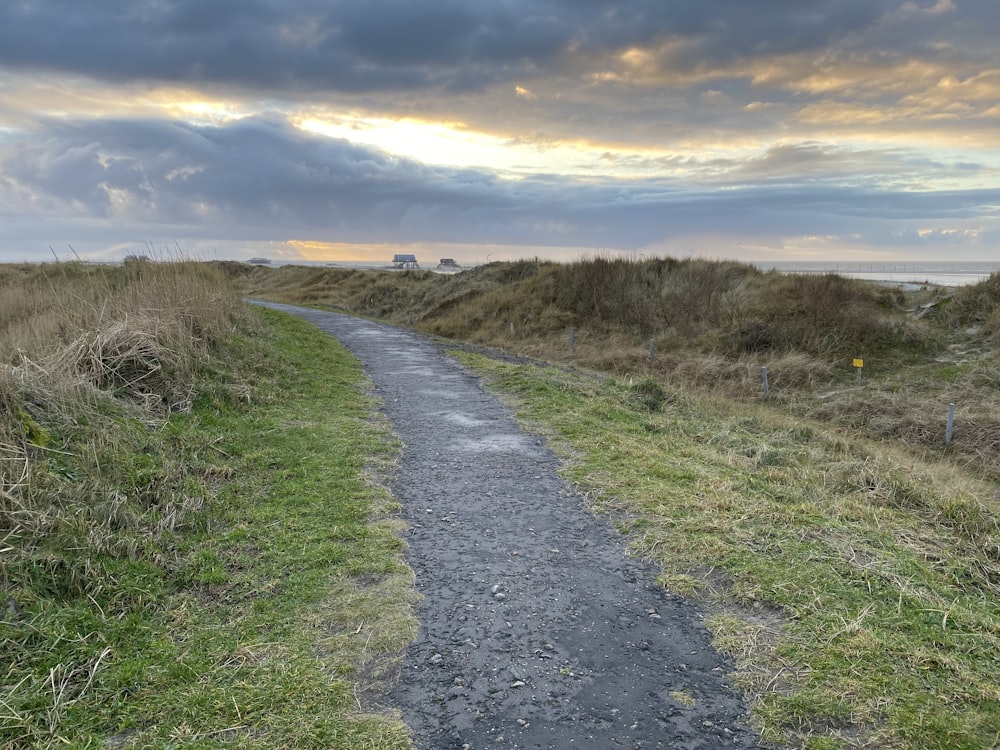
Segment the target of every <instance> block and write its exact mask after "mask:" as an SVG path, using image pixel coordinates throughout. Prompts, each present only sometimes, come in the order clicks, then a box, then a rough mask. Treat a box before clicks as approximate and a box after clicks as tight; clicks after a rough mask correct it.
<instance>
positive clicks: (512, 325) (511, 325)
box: [510, 320, 514, 336]
mask: <svg viewBox="0 0 1000 750" xmlns="http://www.w3.org/2000/svg"><path fill="white" fill-rule="evenodd" d="M510 335H511V336H513V335H514V321H513V320H512V321H511V322H510Z"/></svg>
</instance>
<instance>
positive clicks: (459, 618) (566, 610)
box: [274, 305, 757, 750]
mask: <svg viewBox="0 0 1000 750" xmlns="http://www.w3.org/2000/svg"><path fill="white" fill-rule="evenodd" d="M274 307H276V308H278V309H284V310H287V311H291V312H295V313H296V314H298V315H301V316H302V317H303V318H305V319H307V320H309V321H311V322H313V323H315V324H316V325H318V326H319V327H320V328H321V329H323V330H324V331H327V332H328V333H330V334H332V335H333V336H335V337H336V338H337V339H338V340H340V341H341V342H342V343H343V344H344V345H345V346H347V347H348V348H349V349H350V350H351V351H352V352H353V353H354V354H355V356H357V357H358V358H359V359H360V360H361V361H362V362H363V363H364V365H365V368H366V369H367V371H368V374H369V376H370V377H371V379H372V380H373V381H374V382H375V384H376V388H377V393H378V395H379V396H380V397H381V398H382V399H383V400H384V411H385V413H386V415H387V416H388V418H389V419H390V421H391V422H392V425H393V428H394V430H395V431H396V433H397V434H398V435H399V437H400V438H401V439H402V441H403V442H404V444H405V449H404V452H403V456H402V465H401V467H400V470H399V474H398V476H397V477H396V479H395V484H394V487H393V491H394V492H395V494H396V495H397V497H398V498H399V499H400V500H401V502H402V503H403V505H404V508H405V510H404V513H403V515H404V517H405V519H406V520H407V521H408V522H409V524H410V530H409V532H408V533H407V535H406V541H407V543H408V544H409V562H410V564H411V565H412V567H413V569H414V570H415V572H416V585H417V589H418V590H419V591H420V593H421V594H422V595H423V596H424V599H423V601H422V603H421V605H420V612H419V616H420V622H421V631H420V635H419V636H418V638H417V640H416V641H415V642H414V643H413V644H412V645H411V646H410V647H409V649H408V650H407V653H406V659H405V662H404V666H403V672H402V677H401V679H400V682H399V684H398V686H397V687H396V689H395V691H394V693H393V695H392V699H393V701H394V703H395V704H396V705H397V706H398V707H399V708H400V709H401V710H402V711H403V716H404V719H405V720H406V722H407V723H408V724H409V725H410V727H411V728H412V730H413V736H414V740H415V742H416V745H417V747H418V748H420V749H421V750H452V749H453V748H454V749H455V750H459V749H461V748H469V750H483V749H485V748H498V749H500V748H503V749H509V748H519V749H521V750H528V749H529V748H530V749H536V748H539V749H540V748H552V749H559V750H563V749H565V750H570V749H576V748H584V749H588V750H608V749H610V748H643V750H646V749H649V748H671V749H672V750H678V749H681V748H706V749H709V748H711V749H715V748H752V747H757V740H756V738H755V736H754V734H753V733H752V732H751V731H750V730H749V729H748V728H747V725H746V722H745V717H744V706H743V704H742V702H741V699H740V697H739V696H738V695H737V694H736V693H735V692H734V691H733V690H732V688H731V687H730V686H729V685H728V684H727V680H726V677H725V675H726V673H727V672H729V671H731V669H732V666H731V665H730V664H728V663H727V662H726V660H725V659H724V658H722V657H721V656H720V655H719V654H718V653H716V652H715V651H714V650H713V649H712V648H711V646H710V639H709V634H708V632H707V631H706V629H705V628H704V626H703V625H702V622H701V617H700V615H699V613H698V611H697V610H696V609H695V608H694V607H692V606H691V605H690V604H689V603H687V602H686V601H684V600H682V599H680V598H677V597H673V596H670V595H668V594H666V593H664V592H663V591H661V590H659V589H657V588H656V587H655V586H653V585H652V584H651V581H652V579H653V578H654V576H655V570H653V569H652V568H651V567H650V566H648V565H645V564H643V563H641V562H639V561H636V560H634V559H631V558H629V557H627V556H626V552H625V544H624V541H623V539H622V538H621V537H620V536H619V535H618V534H617V532H615V531H614V530H613V529H612V528H611V527H610V526H609V525H608V524H607V523H606V522H605V521H604V520H602V519H599V518H595V517H594V516H593V515H592V514H591V513H590V512H588V511H587V509H586V508H585V506H584V504H583V502H582V501H581V499H580V498H579V497H577V496H575V495H574V494H573V493H572V491H571V490H570V488H569V487H568V486H567V485H566V484H565V483H564V482H563V481H562V480H561V479H560V478H559V476H558V475H557V473H556V470H557V468H558V466H559V460H558V459H557V458H556V456H555V455H554V454H553V453H552V452H551V451H550V450H549V449H548V448H547V447H546V446H545V445H544V444H543V443H542V441H541V440H539V439H538V438H536V437H534V436H531V435H528V434H526V433H525V432H523V431H522V430H521V428H520V427H519V426H518V425H517V423H516V422H515V421H514V420H513V418H512V416H511V414H510V413H509V411H508V410H507V409H506V408H505V407H504V406H503V405H501V404H500V402H499V401H498V400H497V399H496V398H495V397H494V396H492V395H490V394H489V393H487V392H486V391H484V389H483V387H482V386H481V384H480V383H479V381H478V380H477V379H476V378H475V377H474V376H473V375H471V374H470V373H469V372H468V371H466V370H465V369H464V368H462V367H461V366H460V365H459V364H458V363H456V362H454V361H453V360H452V359H450V358H448V357H446V356H444V355H443V354H442V352H441V350H440V349H439V347H438V346H437V345H436V344H434V343H432V342H429V341H428V340H426V339H424V338H422V337H420V336H419V335H417V334H415V333H413V332H410V331H406V330H401V329H397V328H392V327H389V326H384V325H380V324H376V323H372V322H369V321H365V320H359V319H356V318H351V317H347V316H343V315H338V314H335V313H326V312H319V311H315V310H308V309H304V308H293V307H289V306H284V305H274ZM689 704H690V705H689Z"/></svg>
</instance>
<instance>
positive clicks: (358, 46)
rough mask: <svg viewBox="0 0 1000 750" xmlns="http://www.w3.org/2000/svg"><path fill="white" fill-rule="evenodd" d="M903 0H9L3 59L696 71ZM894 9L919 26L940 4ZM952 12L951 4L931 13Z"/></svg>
mask: <svg viewBox="0 0 1000 750" xmlns="http://www.w3.org/2000/svg"><path fill="white" fill-rule="evenodd" d="M907 6H913V7H915V8H921V7H923V6H922V5H919V4H914V3H907ZM899 7H900V3H899V2H898V0H815V1H814V2H810V3H789V2H787V0H766V1H765V0H758V1H757V2H754V3H747V2H745V0H719V1H718V2H715V3H711V4H709V3H703V2H694V1H693V0H686V1H684V2H675V3H663V2H661V1H660V0H633V1H632V2H629V3H620V2H617V1H612V0H587V1H581V0H512V1H511V2H505V3H496V2H491V1H487V0H341V1H340V2H336V3H330V2H327V1H326V0H295V1H294V2H289V1H288V0H213V2H204V0H130V1H129V2H125V0H114V1H108V0H76V2H73V3H67V2H66V1H65V0H32V1H31V2H30V3H29V2H22V1H20V0H15V1H12V2H7V3H4V4H2V6H0V65H3V66H6V67H8V68H9V69H12V70H48V71H66V72H69V71H71V72H73V73H84V74H87V75H91V76H94V77H97V78H101V79H105V80H109V81H124V80H135V79H145V80H152V81H165V82H172V83H179V84H191V83H208V82H212V83H218V84H227V85H237V86H241V87H245V88H251V89H270V90H323V91H346V92H350V91H361V90H389V89H412V88H414V87H418V88H434V87H443V88H445V89H452V90H465V89H482V88H484V87H487V86H489V85H492V84H495V83H497V82H499V81H506V82H515V81H517V80H518V79H523V80H529V79H530V78H532V77H537V76H540V75H541V74H543V73H550V74H554V73H557V72H559V71H566V70H573V71H577V72H582V71H584V70H586V69H588V68H592V67H593V66H594V65H595V64H596V63H597V62H598V61H599V60H601V59H602V58H609V59H611V58H614V59H618V60H619V62H620V63H624V68H625V69H628V68H636V67H642V65H645V64H648V65H650V66H652V67H653V68H655V69H657V70H659V71H661V72H662V71H667V70H673V71H680V70H684V71H695V70H700V69H704V68H705V67H706V66H709V67H715V66H720V65H722V66H725V65H727V64H729V63H731V62H732V61H736V60H745V59H749V58H760V57H768V56H775V55H788V54H792V53H798V52H803V51H816V50H826V49H830V48H831V47H832V46H835V45H846V46H850V45H851V44H852V40H854V39H856V38H863V37H864V36H865V35H866V34H868V33H870V32H871V31H872V30H873V29H876V30H877V28H878V24H879V21H880V19H883V18H884V17H886V16H887V15H888V14H890V13H891V12H893V11H896V10H898V9H899ZM932 7H934V8H940V9H941V10H942V11H944V10H947V7H945V5H941V4H938V5H937V6H932ZM904 10H905V9H904ZM897 15H898V16H899V18H900V19H902V20H901V21H899V23H902V22H903V21H905V20H906V19H909V21H908V23H910V24H915V23H926V22H928V21H927V19H925V16H928V15H929V14H927V13H916V12H906V13H902V12H901V14H897ZM942 15H944V16H947V15H949V14H947V13H936V14H934V20H935V21H936V22H939V19H940V17H941V16H942ZM640 63H642V65H640ZM591 72H597V71H594V70H591Z"/></svg>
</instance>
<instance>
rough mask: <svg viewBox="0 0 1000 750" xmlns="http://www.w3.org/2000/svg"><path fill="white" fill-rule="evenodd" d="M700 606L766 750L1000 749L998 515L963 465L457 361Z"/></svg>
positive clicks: (624, 386) (741, 415)
mask: <svg viewBox="0 0 1000 750" xmlns="http://www.w3.org/2000/svg"><path fill="white" fill-rule="evenodd" d="M460 356H462V358H463V360H464V361H465V362H466V363H467V364H469V365H471V366H472V367H473V368H474V369H475V370H476V371H478V372H479V373H481V374H482V375H483V376H484V377H485V378H486V379H487V380H488V382H490V383H491V384H492V385H493V386H494V387H496V388H498V389H500V390H501V391H502V392H504V393H506V394H507V395H508V396H509V397H511V398H513V399H514V402H515V405H516V408H517V409H518V412H519V415H520V418H521V419H523V420H525V421H526V422H527V423H529V425H532V426H533V427H534V428H535V429H538V430H540V431H542V432H545V433H547V434H548V435H549V436H550V437H552V438H553V439H554V441H555V443H556V445H557V446H560V447H561V449H562V450H563V451H564V453H565V454H566V455H567V456H568V457H569V458H570V463H569V467H568V469H567V475H568V478H569V479H570V480H572V481H574V482H576V483H578V484H579V485H580V486H581V487H582V488H583V489H584V490H585V491H588V492H590V494H591V495H592V497H593V498H594V504H595V507H596V508H597V509H598V510H600V511H603V512H606V513H609V514H612V515H613V517H614V518H615V519H616V520H617V523H618V525H619V526H620V528H621V529H622V530H623V531H624V532H626V533H627V534H629V535H630V539H631V545H632V548H633V549H634V551H635V552H636V554H639V555H642V556H644V557H648V558H651V559H654V560H655V561H657V562H658V563H659V564H660V565H661V566H662V571H663V572H662V575H661V577H660V583H662V585H664V586H665V587H666V588H668V589H670V590H672V591H675V592H678V593H682V594H685V595H689V596H694V597H696V598H700V599H702V601H703V602H704V603H705V604H706V607H707V608H708V610H709V612H710V613H711V616H710V617H709V624H710V626H711V627H712V628H713V630H714V633H715V638H716V645H717V646H718V647H719V648H720V649H722V650H725V651H728V652H730V653H732V654H733V655H734V657H735V658H736V660H737V663H738V672H737V673H736V674H735V676H734V679H735V680H736V681H737V683H738V684H739V685H740V686H741V687H742V688H744V689H745V690H746V691H747V693H748V695H749V696H750V697H751V699H752V701H753V709H752V716H753V720H754V721H755V722H756V724H757V726H758V727H759V728H760V730H761V732H762V736H763V738H764V739H765V740H766V741H770V742H774V743H777V744H781V745H787V746H792V747H804V748H812V749H813V750H821V749H822V750H825V749H827V748H862V747H878V748H912V749H913V750H918V749H919V750H933V749H939V750H946V749H947V750H957V749H967V750H972V749H973V748H975V749H977V750H978V749H981V748H990V747H996V746H997V745H998V743H1000V684H998V680H997V675H998V674H1000V533H998V531H1000V513H998V509H997V504H996V502H995V500H994V499H993V498H992V495H991V493H990V491H989V488H987V487H985V486H983V485H980V484H979V483H977V482H976V481H975V480H973V479H970V478H967V477H966V476H964V475H963V474H962V473H961V472H960V471H959V470H958V469H956V468H955V467H954V466H950V465H945V464H938V463H932V462H922V461H919V460H917V459H915V458H913V457H912V456H909V455H905V454H902V453H899V454H896V453H893V452H892V451H891V450H890V449H888V448H886V447H885V446H884V445H875V444H870V443H867V442H865V441H863V440H862V439H860V438H858V439H851V438H845V437H844V436H843V435H841V434H836V433H830V432H827V431H825V430H824V429H823V428H822V427H821V426H819V425H817V424H815V423H809V422H806V421H801V420H793V419H790V418H787V417H781V416H779V415H775V414H773V413H767V412H765V411H764V410H763V409H759V410H755V409H754V408H753V407H752V406H748V405H746V404H743V405H739V406H736V407H734V406H732V405H726V404H725V403H724V402H722V401H719V400H711V399H708V398H700V397H697V396H693V395H689V394H680V393H678V392H674V391H672V390H670V389H668V388H666V387H665V386H663V385H662V384H661V383H659V382H658V381H655V380H652V379H644V380H640V381H638V382H633V383H631V384H630V383H628V382H626V381H620V380H611V379H603V378H595V377H591V376H585V375H577V374H571V373H567V372H565V371H562V370H556V369H553V368H537V367H533V366H525V365H516V364H509V363H498V362H495V361H492V360H489V359H486V358H483V357H480V356H477V355H460Z"/></svg>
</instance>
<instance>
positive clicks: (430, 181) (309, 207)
mask: <svg viewBox="0 0 1000 750" xmlns="http://www.w3.org/2000/svg"><path fill="white" fill-rule="evenodd" d="M837 158H839V157H838V155H837V154H836V153H829V152H825V151H824V150H823V149H819V148H817V147H815V146H809V145H805V146H802V147H800V148H797V149H796V148H789V149H779V150H776V151H775V152H773V153H771V154H768V155H767V156H765V157H763V158H762V159H761V160H760V163H759V164H757V165H756V167H755V168H756V169H758V170H761V171H764V172H769V173H774V172H777V173H780V172H781V171H782V170H792V169H793V168H799V167H801V162H803V161H806V162H816V165H815V167H811V168H815V169H817V170H818V169H821V168H822V166H823V164H824V163H825V162H826V161H827V160H830V159H837ZM748 170H749V171H751V172H752V171H753V168H751V167H748ZM0 175H3V179H2V181H0V206H6V207H7V211H8V212H9V213H11V214H18V215H23V214H24V213H26V212H28V213H34V214H37V215H42V216H48V217H50V218H51V219H53V220H55V221H57V222H61V223H63V224H64V225H72V223H73V221H79V222H81V224H85V223H87V222H93V221H95V220H97V221H102V222H104V226H106V227H108V228H109V230H110V231H113V229H110V228H113V227H114V226H115V225H116V224H117V225H118V226H121V227H137V226H146V227H149V228H153V230H155V228H157V227H161V228H162V227H176V228H177V229H176V232H178V233H180V232H184V233H187V234H191V235H195V234H196V235H200V236H205V237H230V238H240V237H242V238H248V239H249V238H253V239H258V240H267V239H273V240H287V239H289V238H293V237H309V238H314V239H318V240H323V241H328V242H363V241H364V242H368V241H371V242H439V243H461V242H466V243H481V242H496V243H501V244H507V245H531V246H539V245H552V246H590V247H607V248H617V249H628V248H640V247H644V246H647V245H649V244H651V243H656V242H664V241H670V239H671V238H681V237H687V236H691V235H695V234H698V233H699V232H704V231H705V228H706V227H711V228H712V229H713V231H717V232H728V233H731V234H733V235H739V234H743V235H744V236H748V237H749V236H761V235H772V234H773V233H774V231H775V229H774V228H775V227H776V226H780V227H781V228H782V231H783V232H785V233H786V234H789V235H799V234H801V235H806V234H835V233H837V232H840V231H843V228H844V224H845V221H846V220H847V219H850V220H851V221H852V222H853V223H854V224H855V225H856V226H858V227H863V228H866V229H867V231H870V232H874V233H876V234H879V233H885V232H887V231H888V228H889V227H893V226H896V225H897V224H898V223H900V222H902V223H904V224H905V223H907V222H918V223H919V222H923V224H921V226H923V225H925V224H927V222H928V221H932V220H935V219H936V220H937V221H939V223H941V224H942V225H944V224H946V223H947V224H948V226H947V227H946V228H947V229H949V230H951V229H955V230H971V229H975V228H976V227H979V226H981V225H982V223H983V222H984V221H986V220H987V219H988V218H989V217H990V216H991V215H992V214H991V211H994V210H995V207H994V208H991V207H990V205H989V203H990V201H992V200H994V199H995V192H994V191H989V190H984V191H952V192H940V191H939V192H936V193H902V192H896V193H885V192H882V191H879V190H878V189H876V188H872V187H865V186H856V187H849V186H845V185H839V184H831V185H824V184H822V183H821V182H815V183H813V184H806V183H802V182H799V183H797V184H781V183H780V182H775V183H773V184H768V183H767V182H766V181H758V182H757V183H756V184H754V186H753V187H752V189H751V187H749V186H745V187H742V188H731V187H730V188H714V189H713V188H711V187H705V188H703V189H700V190H693V189H691V188H690V186H685V185H682V184H679V183H676V182H672V181H666V180H662V179H660V180H656V179H651V180H639V181H630V182H628V183H622V182H620V181H618V180H615V179H612V178H607V179H595V178H591V179H569V178H566V177H562V176H559V177H557V176H545V175H537V176H533V177H529V178H524V179H519V180H508V179H503V178H502V177H499V176H498V175H496V174H493V173H491V172H488V171H485V170H473V169H454V168H443V167H430V166H427V165H424V164H421V163H418V162H416V161H412V160H407V159H401V158H397V157H393V156H391V155H389V154H386V153H384V152H381V151H378V150H376V149H372V148H366V147H361V146H357V145H353V144H351V143H349V142H347V141H344V140H339V139H331V138H325V137H322V136H317V135H315V134H312V133H309V132H306V131H302V130H300V129H297V128H295V127H293V126H292V125H291V124H290V123H289V122H288V121H287V120H286V119H284V118H283V117H281V116H278V115H271V116H262V117H253V118H246V119H243V120H239V121H235V122H231V123H228V124H226V125H219V126H195V125H191V124H189V123H184V122H158V121H121V120H108V121H89V122H83V123H75V124H71V123H61V122H57V123H52V122H50V123H45V127H44V128H41V129H39V130H38V131H37V132H35V133H34V134H32V135H31V136H30V137H25V138H23V139H22V140H21V141H19V142H17V143H14V144H10V145H7V146H6V147H4V148H3V149H2V150H0ZM914 226H916V224H914ZM863 231H865V230H863ZM941 237H942V240H944V239H947V241H948V242H951V243H953V242H954V241H955V235H954V234H949V235H945V234H942V235H941ZM967 240H968V241H970V242H971V241H973V240H974V238H973V237H972V235H971V234H970V235H968V237H967ZM119 241H121V240H119Z"/></svg>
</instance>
